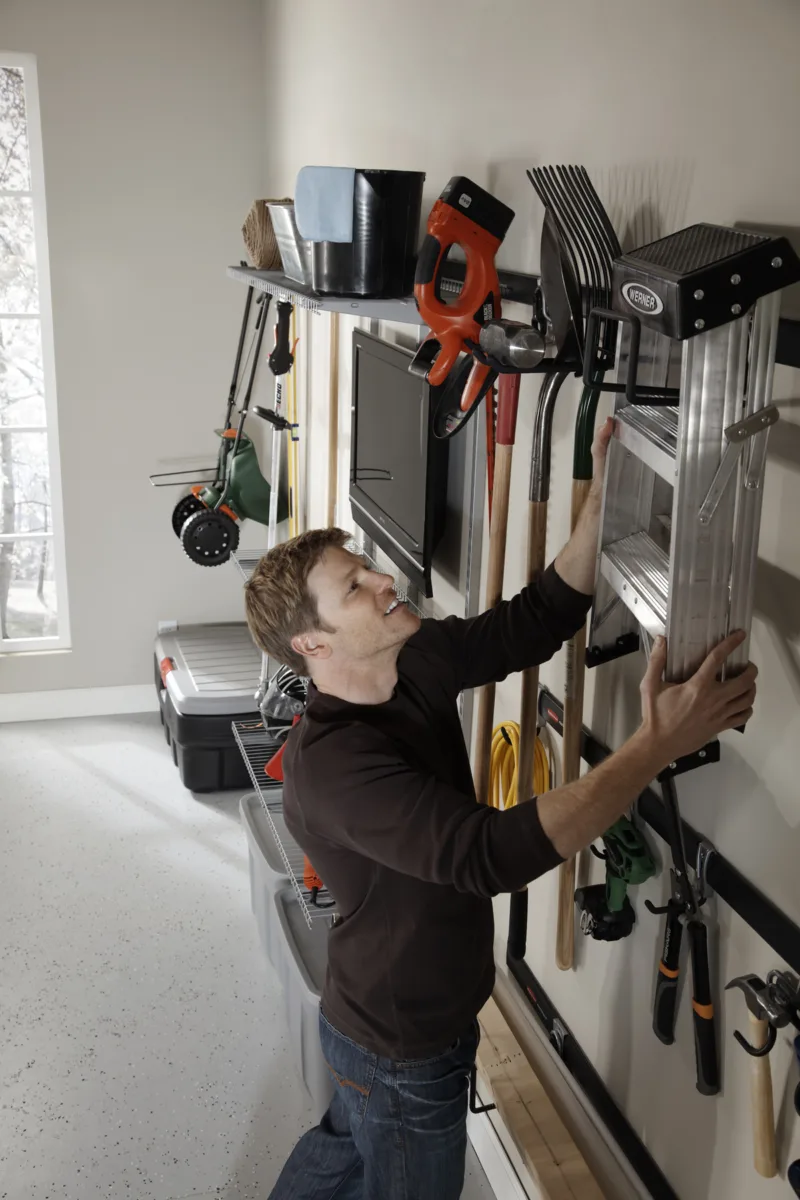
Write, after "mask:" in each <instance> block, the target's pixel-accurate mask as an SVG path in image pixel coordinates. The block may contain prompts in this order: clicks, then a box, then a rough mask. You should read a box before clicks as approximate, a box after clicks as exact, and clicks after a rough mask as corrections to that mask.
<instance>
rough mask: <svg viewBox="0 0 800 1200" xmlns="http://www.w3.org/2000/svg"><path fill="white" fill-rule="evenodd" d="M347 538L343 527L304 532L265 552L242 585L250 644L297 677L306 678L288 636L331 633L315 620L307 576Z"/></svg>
mask: <svg viewBox="0 0 800 1200" xmlns="http://www.w3.org/2000/svg"><path fill="white" fill-rule="evenodd" d="M351 537H352V534H349V533H345V531H344V530H343V529H310V530H309V531H308V533H301V534H300V536H299V537H296V538H291V540H290V541H288V542H281V544H280V545H279V546H275V548H274V549H272V550H270V551H268V552H267V553H266V554H265V555H264V556H263V558H261V559H260V560H259V562H258V565H257V566H256V568H255V570H254V571H253V574H252V575H251V576H250V578H249V579H248V581H247V583H246V584H245V589H244V609H245V615H246V617H247V624H248V627H249V629H250V633H251V635H252V638H253V641H254V642H255V643H256V645H257V646H258V647H259V649H260V650H263V651H264V653H265V654H268V655H269V656H270V658H274V659H276V660H277V661H278V662H281V663H285V664H286V666H287V667H291V669H292V670H293V671H295V672H296V673H297V674H298V675H307V674H308V668H307V666H306V661H305V659H304V658H303V656H302V655H301V654H298V653H297V651H296V650H293V649H292V638H293V637H297V636H298V635H299V634H302V633H312V632H313V631H314V630H321V631H323V632H325V633H333V632H335V631H334V630H332V629H330V628H329V627H328V626H326V625H324V624H323V622H322V620H321V619H320V615H319V612H318V610H317V602H316V600H315V599H314V597H313V596H312V595H311V593H310V592H309V590H308V576H309V574H310V572H311V571H312V570H313V568H314V567H315V566H316V565H317V563H318V562H319V561H320V560H321V559H322V558H323V557H324V556H325V552H326V550H330V549H331V548H332V547H336V548H337V549H342V548H343V547H344V546H345V545H346V543H347V542H349V541H350V540H351Z"/></svg>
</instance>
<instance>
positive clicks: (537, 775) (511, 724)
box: [488, 721, 550, 808]
mask: <svg viewBox="0 0 800 1200" xmlns="http://www.w3.org/2000/svg"><path fill="white" fill-rule="evenodd" d="M503 731H505V736H504V732H503ZM518 763H519V725H518V724H517V722H516V721H503V723H502V724H501V725H495V727H494V729H493V730H492V750H491V757H490V760H489V801H488V803H489V807H490V808H513V807H514V805H515V804H516V803H517V801H518V795H517V766H518ZM549 788H550V763H549V761H548V758H547V751H546V750H545V748H544V745H543V744H542V742H541V740H540V739H539V738H538V737H537V739H536V746H535V749H534V759H533V789H532V791H531V792H530V793H529V794H528V795H527V796H525V799H526V800H529V799H530V797H531V795H533V796H540V795H541V794H542V792H546V791H548V790H549Z"/></svg>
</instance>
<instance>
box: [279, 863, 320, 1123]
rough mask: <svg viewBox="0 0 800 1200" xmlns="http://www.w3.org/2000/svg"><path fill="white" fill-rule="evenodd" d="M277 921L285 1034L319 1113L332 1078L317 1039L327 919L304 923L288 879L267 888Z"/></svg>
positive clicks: (313, 1104) (315, 1109)
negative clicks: (277, 886) (284, 883)
mask: <svg viewBox="0 0 800 1200" xmlns="http://www.w3.org/2000/svg"><path fill="white" fill-rule="evenodd" d="M273 904H274V906H275V912H276V916H277V920H278V923H279V927H280V937H279V940H278V943H277V945H276V958H277V962H276V963H275V970H276V971H277V973H278V976H279V978H280V981H281V983H282V984H283V998H284V1002H285V1004H286V1019H287V1021H288V1022H289V1040H290V1042H291V1045H292V1049H293V1051H294V1054H295V1058H296V1061H297V1063H298V1065H299V1067H300V1073H301V1075H302V1078H303V1083H304V1084H305V1085H306V1088H307V1089H308V1093H309V1095H310V1097H311V1103H312V1106H313V1108H314V1113H315V1115H316V1117H317V1119H319V1118H320V1117H321V1116H322V1114H323V1113H324V1112H325V1110H326V1109H327V1107H328V1105H329V1104H330V1102H331V1098H332V1096H333V1082H332V1080H331V1077H330V1075H329V1073H328V1068H327V1067H326V1065H325V1060H324V1058H323V1057H322V1047H321V1046H320V1042H319V1002H320V998H321V996H322V985H323V983H324V981H325V971H326V969H327V963H328V922H327V921H326V920H325V919H324V918H318V919H317V920H314V921H312V923H311V928H310V929H309V927H308V924H307V922H306V919H305V916H304V915H303V912H302V910H301V908H300V905H299V904H298V902H297V898H296V896H295V893H294V889H293V888H292V885H291V884H287V886H286V887H283V888H280V889H279V890H278V891H276V892H275V893H274V894H273Z"/></svg>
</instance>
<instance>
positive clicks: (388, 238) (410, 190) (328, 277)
mask: <svg viewBox="0 0 800 1200" xmlns="http://www.w3.org/2000/svg"><path fill="white" fill-rule="evenodd" d="M424 182H425V175H424V173H423V172H421V171H361V170H357V171H356V174H355V192H354V196H353V240H352V242H314V243H313V246H312V279H313V286H314V291H315V292H322V293H324V294H330V295H339V296H371V297H373V298H379V297H383V298H384V299H389V298H393V299H394V298H397V297H398V296H410V295H411V293H412V291H413V289H414V266H415V262H416V254H417V234H418V231H419V217H420V208H421V206H422V185H423V183H424Z"/></svg>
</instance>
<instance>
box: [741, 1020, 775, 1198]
mask: <svg viewBox="0 0 800 1200" xmlns="http://www.w3.org/2000/svg"><path fill="white" fill-rule="evenodd" d="M747 1015H748V1017H749V1018H750V1043H751V1045H753V1046H754V1047H755V1048H756V1049H759V1050H760V1049H761V1047H762V1046H763V1045H764V1044H765V1042H766V1040H767V1034H768V1032H769V1024H768V1022H767V1021H762V1020H760V1019H759V1018H758V1017H757V1016H756V1015H755V1013H751V1012H749V1011H748V1014H747ZM750 1109H751V1114H752V1118H753V1165H754V1166H755V1169H756V1171H758V1173H759V1175H763V1176H764V1178H765V1179H772V1178H773V1177H774V1176H775V1175H777V1173H778V1161H777V1157H776V1152H775V1114H774V1112H773V1107H772V1070H771V1068H770V1065H769V1055H768V1054H765V1055H764V1057H763V1058H752V1057H751V1059H750Z"/></svg>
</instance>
